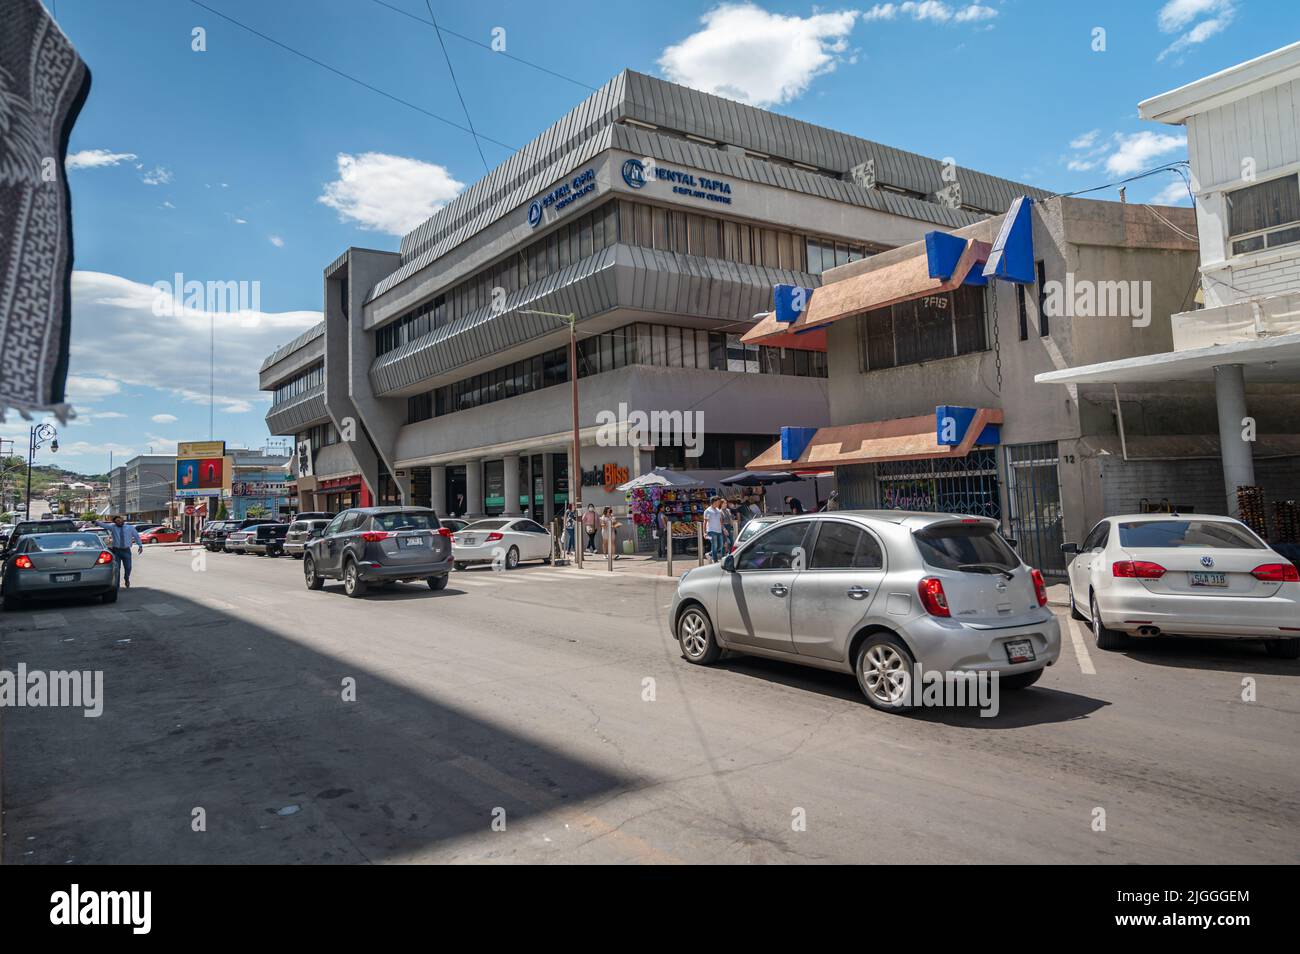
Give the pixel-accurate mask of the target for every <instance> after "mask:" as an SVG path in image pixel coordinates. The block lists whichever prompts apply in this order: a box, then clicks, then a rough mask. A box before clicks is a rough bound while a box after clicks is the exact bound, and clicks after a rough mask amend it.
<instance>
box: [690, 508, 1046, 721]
mask: <svg viewBox="0 0 1300 954" xmlns="http://www.w3.org/2000/svg"><path fill="white" fill-rule="evenodd" d="M671 619H672V623H673V631H674V633H675V634H676V636H677V638H678V641H679V643H680V645H681V649H682V655H683V656H684V657H685V658H686V660H687V661H688V662H692V663H696V664H708V663H711V662H713V661H714V660H716V659H717V658H718V657H719V656H720V655H721V653H722V651H723V650H734V651H738V652H743V653H750V654H753V655H756V656H766V657H770V658H773V659H781V660H785V661H788V662H795V663H799V664H802V665H805V666H814V667H816V668H819V669H830V670H834V671H837V672H845V673H853V674H854V675H855V676H856V677H857V679H858V684H859V686H860V688H861V689H862V691H863V693H864V694H865V695H866V698H867V702H868V703H870V704H871V705H872V706H874V707H875V708H877V709H882V710H885V711H888V712H902V711H906V710H908V709H910V708H912V707H913V706H915V705H917V704H918V703H919V698H918V694H917V693H916V692H914V678H915V677H916V676H917V675H918V674H925V673H929V674H933V675H937V674H939V673H942V676H941V677H940V678H941V679H943V680H946V681H952V680H953V677H954V676H955V675H956V674H962V675H963V676H964V675H966V674H980V673H985V674H989V677H991V676H992V674H994V673H996V674H997V677H998V680H997V681H998V684H999V685H1000V687H1001V688H1002V689H1021V688H1025V687H1027V686H1030V685H1033V684H1034V683H1035V682H1037V681H1038V678H1039V677H1040V676H1041V675H1042V673H1043V670H1044V668H1046V667H1047V666H1050V665H1052V664H1053V663H1054V662H1056V659H1057V657H1058V656H1059V655H1060V651H1061V634H1060V626H1059V624H1058V623H1057V620H1056V617H1055V616H1054V615H1053V614H1052V612H1051V611H1050V610H1049V609H1048V608H1047V589H1046V586H1045V584H1044V582H1043V578H1042V575H1041V574H1040V573H1039V571H1038V570H1036V569H1032V568H1031V567H1028V566H1026V565H1025V564H1024V562H1023V561H1022V560H1021V559H1020V557H1019V556H1017V555H1016V553H1015V551H1014V550H1013V549H1012V548H1011V547H1010V546H1009V545H1008V544H1007V542H1006V541H1005V540H1004V539H1003V538H1002V537H1001V535H1000V534H999V533H998V526H997V523H996V522H994V521H993V520H989V519H986V518H980V517H961V516H953V515H951V514H938V513H907V512H903V511H849V510H841V511H835V512H834V513H826V514H812V515H808V516H804V517H789V518H787V519H785V520H782V521H781V522H779V523H777V524H775V525H773V526H771V527H769V528H767V529H765V530H763V531H762V532H760V533H759V534H758V535H757V536H755V537H753V538H752V539H750V540H748V541H746V542H744V543H743V544H742V545H741V546H740V547H738V548H737V550H736V552H735V553H733V554H731V555H729V556H728V557H726V558H725V559H724V560H723V561H722V562H721V563H719V564H714V565H711V566H704V567H700V568H698V569H692V570H689V571H687V573H686V574H684V575H683V576H682V578H681V580H680V582H679V583H678V586H677V593H676V596H675V597H674V599H673V604H672V616H671ZM918 686H919V684H918Z"/></svg>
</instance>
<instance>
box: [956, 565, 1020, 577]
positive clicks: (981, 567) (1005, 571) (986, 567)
mask: <svg viewBox="0 0 1300 954" xmlns="http://www.w3.org/2000/svg"><path fill="white" fill-rule="evenodd" d="M957 569H959V570H989V571H990V572H993V573H1001V574H1002V575H1003V576H1005V577H1006V578H1007V579H1008V580H1014V579H1015V578H1016V575H1015V573H1013V572H1012V571H1010V570H1008V569H1007V568H1006V567H1004V566H999V565H998V564H996V563H962V564H961V565H959V566H958V567H957Z"/></svg>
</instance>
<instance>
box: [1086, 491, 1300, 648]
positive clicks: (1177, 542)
mask: <svg viewBox="0 0 1300 954" xmlns="http://www.w3.org/2000/svg"><path fill="white" fill-rule="evenodd" d="M1061 550H1062V551H1063V552H1065V553H1066V554H1073V555H1074V558H1073V559H1072V560H1071V561H1070V565H1069V569H1068V572H1069V582H1070V611H1071V613H1072V614H1073V615H1074V618H1075V619H1080V620H1088V621H1090V622H1091V624H1092V632H1093V635H1094V637H1095V638H1096V641H1097V646H1098V648H1100V649H1119V648H1121V647H1122V646H1123V645H1124V641H1125V637H1126V636H1143V637H1150V636H1200V637H1211V638H1225V639H1260V640H1263V641H1264V646H1265V648H1266V649H1267V650H1268V653H1269V655H1270V656H1276V657H1278V658H1280V659H1297V658H1300V573H1297V571H1296V567H1295V564H1293V563H1291V562H1290V561H1288V560H1287V559H1286V558H1285V557H1283V556H1282V555H1281V554H1279V553H1277V552H1275V551H1274V550H1272V549H1270V548H1269V546H1268V544H1267V543H1265V542H1264V541H1263V540H1261V539H1260V538H1259V537H1258V536H1256V535H1255V533H1254V532H1253V531H1252V530H1251V529H1250V528H1249V527H1247V526H1246V525H1245V524H1243V523H1242V522H1241V521H1239V520H1234V519H1233V518H1231V517H1220V516H1213V515H1210V514H1188V515H1180V514H1171V513H1155V514H1150V513H1148V514H1136V515H1133V516H1121V517H1107V518H1106V519H1104V520H1102V521H1101V522H1100V523H1098V524H1097V525H1096V526H1095V527H1093V528H1092V531H1091V532H1090V533H1089V534H1088V536H1087V537H1086V538H1085V539H1084V541H1083V543H1080V544H1076V543H1063V544H1061Z"/></svg>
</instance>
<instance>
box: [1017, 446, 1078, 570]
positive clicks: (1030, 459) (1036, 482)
mask: <svg viewBox="0 0 1300 954" xmlns="http://www.w3.org/2000/svg"><path fill="white" fill-rule="evenodd" d="M1006 454H1007V509H1008V513H1007V524H1008V535H1009V536H1011V537H1012V538H1013V539H1015V540H1016V541H1017V544H1016V546H1017V549H1018V550H1019V551H1020V555H1021V557H1022V558H1023V559H1024V560H1025V562H1026V563H1028V564H1029V565H1030V566H1036V567H1038V569H1040V570H1041V571H1042V572H1043V575H1044V576H1046V577H1052V578H1058V579H1062V580H1063V579H1065V555H1064V554H1063V553H1061V540H1062V535H1063V534H1062V529H1061V485H1060V479H1059V477H1058V474H1057V468H1056V465H1057V460H1058V457H1057V448H1056V441H1044V442H1042V443H1039V444H1019V445H1014V446H1011V445H1008V446H1007V447H1006Z"/></svg>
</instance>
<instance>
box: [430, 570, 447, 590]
mask: <svg viewBox="0 0 1300 954" xmlns="http://www.w3.org/2000/svg"><path fill="white" fill-rule="evenodd" d="M424 582H426V583H428V584H429V589H431V590H445V589H446V588H447V574H446V573H444V574H443V575H442V576H431V577H429V578H428V579H426V580H425V581H424Z"/></svg>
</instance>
